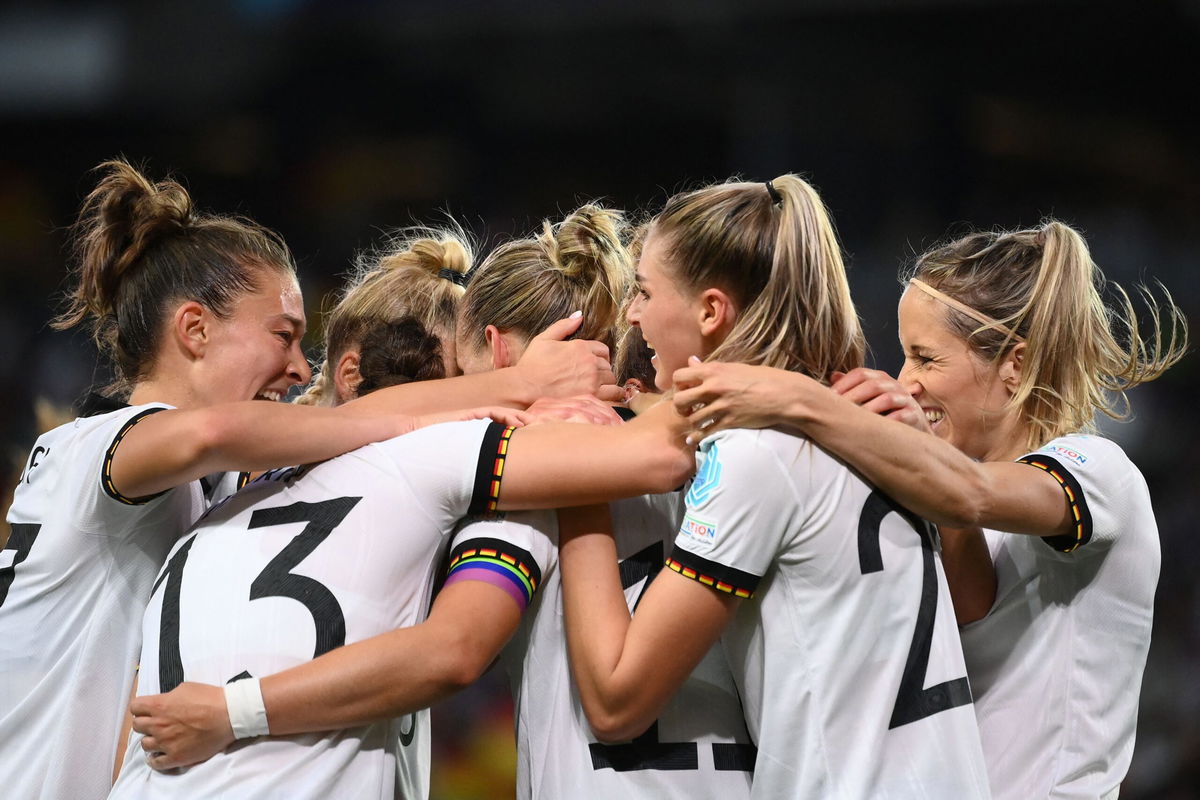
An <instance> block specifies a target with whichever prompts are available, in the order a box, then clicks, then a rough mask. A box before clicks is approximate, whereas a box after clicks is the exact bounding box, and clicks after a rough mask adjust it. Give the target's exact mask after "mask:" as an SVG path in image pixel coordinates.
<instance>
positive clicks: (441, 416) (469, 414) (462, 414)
mask: <svg viewBox="0 0 1200 800" xmlns="http://www.w3.org/2000/svg"><path fill="white" fill-rule="evenodd" d="M473 419H490V420H493V421H495V422H499V423H500V424H501V425H507V426H509V427H512V428H520V427H523V426H525V425H528V424H529V423H530V422H533V421H534V419H533V417H531V416H530V415H529V413H528V412H525V411H517V410H516V409H515V408H505V407H504V406H480V407H479V408H466V409H460V410H457V411H439V412H437V413H436V414H422V415H421V416H419V417H415V418H414V420H415V423H416V424H415V427H414V428H413V430H416V429H417V428H428V427H429V426H430V425H440V424H441V423H443V422H468V421H470V420H473Z"/></svg>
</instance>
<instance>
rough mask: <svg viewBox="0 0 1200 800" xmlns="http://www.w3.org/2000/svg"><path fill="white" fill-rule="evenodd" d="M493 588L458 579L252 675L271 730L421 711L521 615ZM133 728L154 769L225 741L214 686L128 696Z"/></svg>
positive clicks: (504, 637) (201, 755)
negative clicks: (392, 615) (362, 628)
mask: <svg viewBox="0 0 1200 800" xmlns="http://www.w3.org/2000/svg"><path fill="white" fill-rule="evenodd" d="M520 618H521V609H520V607H519V606H518V604H517V603H516V602H514V600H513V599H512V597H511V596H509V594H508V593H506V592H505V591H504V590H503V589H501V588H499V587H498V586H495V585H491V584H489V583H485V582H482V581H474V580H468V581H461V582H458V583H455V584H454V585H449V586H447V587H446V588H445V589H444V590H443V591H442V592H441V593H440V594H439V595H438V597H437V600H436V601H435V602H434V604H433V608H432V610H431V611H430V614H429V618H428V619H426V620H425V621H424V622H422V623H421V624H420V625H415V626H413V627H409V628H399V629H397V630H394V631H391V632H389V633H384V634H381V635H379V636H375V637H373V638H370V639H366V640H364V641H361V642H355V643H353V644H348V645H346V646H345V647H339V648H337V649H335V650H332V651H330V652H328V653H326V654H324V655H322V656H321V657H320V658H317V659H315V660H313V661H309V662H306V663H304V664H300V665H298V666H296V667H293V668H291V669H288V670H285V671H283V672H279V673H276V674H274V675H268V676H267V677H265V678H263V679H262V680H261V683H260V685H261V689H262V696H263V703H264V705H265V706H266V710H267V722H268V725H269V727H270V732H271V735H273V736H286V735H289V734H296V733H305V732H310V731H326V730H337V729H340V728H349V727H354V726H357V725H363V724H366V723H370V722H376V721H380V720H385V719H389V718H392V717H396V716H400V715H402V714H407V713H410V712H412V711H417V710H419V709H422V708H428V707H429V706H430V705H432V704H433V703H435V702H437V701H438V700H440V699H442V698H443V697H446V696H447V695H449V694H452V693H453V692H456V691H458V690H460V689H462V688H464V687H465V686H468V685H470V684H471V683H472V682H474V681H475V680H476V679H477V678H478V677H479V676H480V675H481V674H482V673H483V671H484V670H485V669H487V667H488V665H489V664H491V663H492V661H493V660H494V659H495V658H496V655H497V654H498V653H499V652H500V649H501V648H502V647H503V646H504V644H505V642H507V641H508V639H509V638H510V637H511V636H512V634H513V632H514V631H515V630H516V628H517V624H518V623H519V622H520ZM130 707H131V710H132V712H133V715H134V719H133V729H134V730H136V731H138V732H139V733H142V734H144V738H143V739H142V748H143V749H144V750H145V751H146V752H147V753H151V754H153V755H152V756H151V757H150V765H151V766H152V767H154V768H155V769H158V770H163V769H172V768H174V767H179V766H186V765H188V764H194V763H197V762H200V761H204V760H206V759H208V758H211V757H212V756H213V755H215V754H216V753H218V752H220V751H221V750H224V749H225V748H226V747H228V746H229V745H230V744H232V743H233V741H234V735H233V730H232V728H231V727H230V721H229V712H228V709H227V707H226V703H225V693H224V690H223V689H222V688H221V687H218V686H209V685H206V684H199V683H182V684H180V685H179V686H178V687H176V688H175V689H174V690H172V691H171V692H169V693H167V694H162V695H153V696H149V697H140V698H137V699H135V700H134V701H133V703H132V704H131V706H130Z"/></svg>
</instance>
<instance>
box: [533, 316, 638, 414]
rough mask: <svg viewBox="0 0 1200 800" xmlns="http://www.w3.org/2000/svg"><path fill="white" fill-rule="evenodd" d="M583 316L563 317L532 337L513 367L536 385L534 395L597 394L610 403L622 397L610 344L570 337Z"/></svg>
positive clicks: (577, 327) (581, 321) (571, 395)
mask: <svg viewBox="0 0 1200 800" xmlns="http://www.w3.org/2000/svg"><path fill="white" fill-rule="evenodd" d="M582 324H583V317H582V315H580V316H574V315H572V316H570V317H568V318H566V319H560V320H559V321H558V322H555V323H554V324H553V325H551V326H550V327H549V328H546V330H544V331H542V332H541V333H539V334H538V335H537V336H535V337H533V339H531V340H530V342H529V346H528V347H526V348H525V353H524V354H523V355H522V356H521V360H520V361H519V362H518V363H517V365H516V367H514V369H516V370H518V371H519V372H520V374H521V376H522V377H523V378H524V379H525V380H526V381H528V382H529V383H530V385H532V386H534V387H535V392H534V393H535V394H537V395H541V396H550V397H574V396H578V395H581V394H590V395H594V396H595V397H596V398H597V399H600V400H603V401H605V402H609V403H619V402H620V401H621V398H622V397H623V394H624V393H623V392H622V390H621V387H620V386H617V378H616V376H615V375H613V371H612V364H611V362H610V361H609V353H608V346H607V345H605V344H604V343H602V342H594V341H589V340H587V339H570V340H568V337H569V336H571V335H572V334H573V333H575V331H577V330H579V326H580V325H582Z"/></svg>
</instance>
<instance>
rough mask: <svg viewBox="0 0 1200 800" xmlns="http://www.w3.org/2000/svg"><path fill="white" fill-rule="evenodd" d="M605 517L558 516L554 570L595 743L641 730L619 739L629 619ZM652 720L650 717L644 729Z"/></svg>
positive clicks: (599, 510) (626, 694) (600, 510)
mask: <svg viewBox="0 0 1200 800" xmlns="http://www.w3.org/2000/svg"><path fill="white" fill-rule="evenodd" d="M607 512H608V510H607V508H606V507H593V508H588V509H572V510H566V511H562V512H560V514H559V520H560V529H561V531H562V538H561V544H560V548H559V568H560V569H561V570H562V576H563V577H562V582H563V617H564V622H565V627H566V632H567V649H568V652H569V654H570V658H571V672H572V675H573V676H574V678H575V684H576V686H577V687H578V689H579V697H580V700H581V702H582V703H583V709H584V713H585V714H587V717H588V720H589V722H590V723H591V725H592V728H593V730H594V731H595V732H596V733H597V735H598V736H599V737H600V738H602V739H622V738H629V736H632V735H636V733H640V730H638V731H634V732H633V733H629V734H628V735H625V736H622V735H621V734H622V733H627V731H625V730H623V729H624V728H628V727H629V726H630V720H629V719H628V711H629V709H630V706H631V703H630V702H629V700H630V694H632V692H633V689H634V686H633V685H631V684H630V682H629V681H628V680H627V679H624V678H623V676H622V675H621V673H620V672H619V668H620V666H621V653H622V650H623V649H624V644H625V637H626V635H627V633H628V631H629V624H630V617H629V609H628V607H627V606H626V604H625V595H624V592H623V590H622V588H621V578H620V574H619V572H618V569H617V550H616V546H615V544H614V542H613V539H612V536H611V534H609V533H608V532H607V531H608V529H609V528H610V524H609V522H608V513H607ZM597 523H599V524H597ZM596 530H603V531H604V532H595V531H596ZM651 720H653V715H651V716H650V717H649V718H648V719H647V720H646V724H647V725H648V724H649V722H650V721H651ZM633 727H641V728H644V727H645V726H644V725H640V726H639V724H638V723H637V722H634V723H633Z"/></svg>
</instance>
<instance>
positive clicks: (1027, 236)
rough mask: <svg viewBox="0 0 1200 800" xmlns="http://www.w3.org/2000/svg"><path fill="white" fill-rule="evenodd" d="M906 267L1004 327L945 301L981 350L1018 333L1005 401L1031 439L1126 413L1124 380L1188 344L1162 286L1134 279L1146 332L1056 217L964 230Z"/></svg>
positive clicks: (955, 327) (992, 350)
mask: <svg viewBox="0 0 1200 800" xmlns="http://www.w3.org/2000/svg"><path fill="white" fill-rule="evenodd" d="M909 277H912V278H919V279H920V280H922V281H925V282H926V283H928V284H929V285H931V286H933V287H934V288H936V289H937V290H938V291H941V292H943V293H945V294H947V295H949V296H950V297H952V298H953V299H955V300H957V301H959V302H961V303H964V304H966V305H967V306H970V307H971V308H973V309H975V310H977V311H979V312H981V313H982V314H984V315H987V316H989V317H992V318H994V319H995V320H997V321H998V322H1000V323H1002V325H1003V326H1004V327H1006V328H1008V329H1009V330H1010V331H1011V333H1005V332H1004V331H1003V330H1000V329H996V328H994V327H989V326H980V325H979V323H978V322H976V321H975V320H973V319H970V318H969V317H968V316H967V315H965V314H962V313H960V312H958V311H955V310H954V309H951V308H948V307H947V308H946V311H945V313H946V320H947V323H948V324H949V325H950V328H951V330H952V331H954V332H955V333H956V334H958V335H959V336H961V337H962V338H963V339H964V340H965V341H966V342H967V344H968V345H969V346H970V347H971V349H972V350H973V351H974V352H975V353H976V354H977V355H979V356H980V357H981V358H983V359H986V360H993V361H994V360H998V359H1000V358H1001V357H1003V356H1004V355H1005V354H1006V353H1007V352H1008V351H1009V350H1010V349H1011V347H1012V346H1013V345H1014V344H1016V343H1017V341H1018V339H1020V340H1024V342H1025V345H1026V348H1025V353H1024V357H1023V359H1022V364H1021V379H1020V382H1019V383H1018V385H1017V388H1016V390H1015V392H1014V394H1013V397H1012V398H1011V400H1010V403H1011V404H1012V405H1013V406H1015V407H1018V408H1020V409H1021V411H1022V413H1023V415H1024V417H1025V418H1026V420H1027V421H1028V423H1029V425H1030V434H1029V438H1028V441H1027V442H1025V445H1026V447H1028V448H1030V449H1033V448H1036V447H1039V446H1040V445H1042V444H1043V443H1045V442H1046V441H1048V440H1050V439H1053V438H1055V437H1057V436H1062V435H1064V434H1067V433H1072V432H1076V431H1087V430H1091V429H1092V427H1093V425H1094V421H1095V416H1096V413H1097V412H1099V413H1102V414H1105V415H1106V416H1109V417H1111V418H1113V419H1125V418H1128V416H1129V413H1130V408H1129V401H1128V397H1127V396H1126V395H1125V392H1126V390H1128V389H1131V388H1133V387H1134V386H1137V385H1138V384H1141V383H1145V382H1147V381H1151V380H1154V379H1155V378H1157V377H1158V376H1159V375H1161V374H1162V373H1163V372H1164V371H1166V370H1167V368H1169V367H1170V366H1171V365H1172V364H1174V363H1176V362H1177V361H1178V360H1179V359H1180V358H1182V357H1183V354H1184V352H1185V351H1186V349H1187V323H1186V320H1185V318H1184V316H1183V312H1182V311H1181V310H1180V309H1179V307H1178V306H1176V305H1175V303H1174V301H1173V300H1172V299H1171V296H1170V294H1169V293H1168V292H1167V291H1166V290H1165V288H1164V289H1163V294H1164V295H1165V301H1164V302H1163V303H1161V304H1160V303H1159V302H1158V301H1156V300H1155V299H1154V296H1153V295H1152V293H1151V292H1150V291H1149V290H1148V289H1147V288H1145V287H1139V290H1140V293H1141V295H1142V297H1143V299H1144V301H1145V303H1146V306H1147V307H1148V309H1149V312H1150V323H1151V325H1150V328H1151V331H1152V333H1151V335H1150V337H1149V338H1145V337H1143V336H1142V335H1141V334H1140V332H1139V330H1140V328H1139V321H1138V316H1137V313H1136V311H1135V309H1134V306H1133V303H1132V302H1131V300H1130V298H1129V295H1128V294H1127V293H1126V292H1125V290H1124V289H1122V288H1121V287H1120V286H1118V285H1116V284H1113V283H1109V282H1107V281H1106V280H1105V279H1104V276H1103V274H1102V273H1101V271H1100V269H1099V268H1098V267H1097V266H1096V264H1095V262H1093V261H1092V257H1091V253H1090V252H1089V250H1088V246H1087V242H1085V241H1084V239H1083V237H1082V236H1081V235H1080V234H1079V232H1078V231H1076V230H1074V229H1073V228H1071V227H1070V226H1069V225H1066V224H1064V223H1062V222H1059V221H1057V220H1048V221H1046V222H1044V223H1043V224H1042V225H1041V226H1040V227H1038V228H1036V229H1029V230H1021V231H1011V232H1005V231H999V232H988V233H973V234H969V235H967V236H964V237H962V238H960V239H958V240H956V241H954V242H951V243H949V244H946V245H942V246H940V247H937V248H935V249H933V250H931V251H930V252H928V253H926V254H924V255H923V256H921V257H920V258H919V259H918V260H917V262H916V265H915V266H914V268H913V270H912V275H911V276H909ZM1106 286H1108V287H1111V288H1112V290H1113V291H1114V292H1115V293H1116V294H1117V295H1119V297H1120V300H1119V302H1118V303H1117V304H1116V307H1111V306H1109V305H1106V304H1105V302H1104V299H1103V297H1102V294H1101V292H1102V290H1103V289H1104V288H1105V287H1106ZM1164 339H1165V341H1164Z"/></svg>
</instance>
